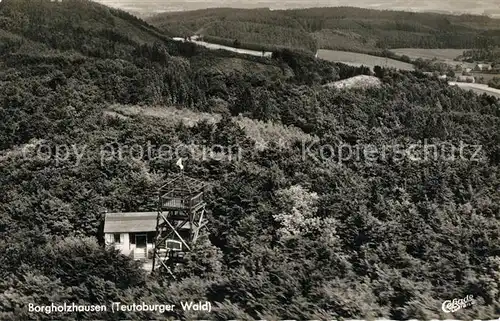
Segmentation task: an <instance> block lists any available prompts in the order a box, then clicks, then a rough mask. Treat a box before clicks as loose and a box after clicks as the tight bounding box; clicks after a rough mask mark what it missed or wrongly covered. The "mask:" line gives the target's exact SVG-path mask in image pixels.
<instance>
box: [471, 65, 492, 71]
mask: <svg viewBox="0 0 500 321" xmlns="http://www.w3.org/2000/svg"><path fill="white" fill-rule="evenodd" d="M491 69H492V67H491V65H490V64H477V65H476V67H474V70H475V71H489V70H491Z"/></svg>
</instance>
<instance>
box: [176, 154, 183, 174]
mask: <svg viewBox="0 0 500 321" xmlns="http://www.w3.org/2000/svg"><path fill="white" fill-rule="evenodd" d="M175 165H177V166H179V168H180V169H181V171H182V170H183V169H184V166H183V165H182V157H181V158H179V160H178V161H177V163H175Z"/></svg>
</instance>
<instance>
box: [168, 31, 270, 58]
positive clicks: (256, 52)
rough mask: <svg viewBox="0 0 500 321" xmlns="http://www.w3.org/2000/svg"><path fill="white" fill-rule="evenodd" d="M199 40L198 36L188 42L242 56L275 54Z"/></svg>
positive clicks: (180, 39)
mask: <svg viewBox="0 0 500 321" xmlns="http://www.w3.org/2000/svg"><path fill="white" fill-rule="evenodd" d="M173 39H174V40H176V41H185V40H184V38H180V37H174V38H173ZM198 39H199V38H198V36H191V40H188V41H189V42H192V43H195V44H197V45H200V46H203V47H206V48H209V49H222V50H228V51H233V52H237V53H240V54H247V55H252V56H258V57H271V56H272V54H273V53H272V52H271V51H264V53H262V51H257V50H250V49H240V48H233V47H229V46H223V45H218V44H215V43H209V42H205V41H200V40H198Z"/></svg>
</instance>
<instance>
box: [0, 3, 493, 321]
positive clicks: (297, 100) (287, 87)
mask: <svg viewBox="0 0 500 321" xmlns="http://www.w3.org/2000/svg"><path fill="white" fill-rule="evenodd" d="M28 7H29V9H28ZM41 12H42V13H43V14H41ZM305 12H307V11H305ZM367 12H368V11H367ZM304 14H305V13H304ZM79 19H81V20H79ZM470 19H471V21H470V23H471V24H474V23H475V22H474V19H473V18H470ZM19 21H22V22H23V23H22V24H20V23H17V22H19ZM84 22H85V23H84ZM294 23H295V22H293V21H292V20H290V25H292V26H293V24H294ZM83 25H85V27H83ZM79 28H87V29H85V30H83V29H79ZM311 28H312V27H311ZM0 37H1V38H2V39H5V41H2V42H1V51H0V54H1V56H0V62H1V63H0V88H1V90H0V190H1V191H2V193H0V234H1V238H0V253H2V255H1V260H0V274H1V278H0V293H1V294H0V307H1V309H0V319H5V320H11V319H40V320H53V319H54V318H57V319H60V320H72V319H75V318H77V319H106V320H120V319H158V318H166V317H171V318H176V319H256V318H259V319H323V318H325V319H332V318H337V317H343V318H367V317H386V318H394V319H410V318H425V319H428V318H448V319H449V318H452V317H453V318H456V319H472V318H474V319H487V318H489V319H492V318H494V317H497V316H498V314H499V311H500V287H499V286H500V242H499V241H498V240H499V238H500V223H499V222H500V221H499V219H500V193H499V186H500V167H499V164H500V163H499V162H500V102H499V101H498V100H497V99H496V98H494V97H491V96H487V95H482V96H478V95H476V94H474V93H472V92H465V91H463V90H461V89H459V88H455V87H449V86H448V85H447V84H446V83H444V82H440V81H438V80H437V79H430V78H428V77H426V76H424V75H423V74H421V73H418V72H400V71H395V70H387V69H383V68H379V69H377V70H378V71H379V72H378V73H377V76H378V77H379V78H380V79H381V81H382V84H381V86H380V87H379V88H367V89H356V88H347V89H336V88H333V87H332V86H325V85H326V84H329V83H331V82H334V81H337V80H339V79H343V78H347V77H352V76H355V75H360V74H369V73H370V72H369V70H367V69H366V68H353V67H348V66H345V65H342V64H334V63H330V62H327V61H323V60H316V59H314V58H312V57H311V56H309V55H305V54H301V53H297V52H294V51H290V50H280V51H276V52H275V53H274V54H273V57H272V58H256V57H249V56H240V55H237V54H233V53H228V52H221V51H207V50H206V49H203V48H200V47H197V46H195V45H193V44H182V43H177V42H174V41H170V40H169V39H168V38H167V37H166V36H163V35H161V34H159V33H158V31H156V30H155V29H154V28H153V27H150V26H149V25H147V24H146V23H144V22H142V21H140V20H138V19H136V18H133V17H131V16H129V15H127V14H125V13H123V12H120V11H116V10H111V9H107V8H105V7H103V6H100V5H97V4H95V3H93V2H90V1H78V0H72V1H64V2H62V3H58V2H50V1H37V2H36V3H32V4H31V5H29V6H28V2H27V1H22V0H4V1H2V2H1V3H0ZM27 49H29V50H27ZM134 110H138V111H140V112H137V113H134V112H132V111H134ZM424 143H425V144H434V145H435V146H445V147H446V146H448V147H449V145H450V144H451V145H453V146H461V144H462V145H463V144H466V145H467V146H468V147H466V148H465V149H464V151H463V153H462V154H461V155H458V154H454V156H455V158H454V159H451V158H450V153H449V152H447V153H446V156H447V158H443V157H438V158H431V159H428V158H427V159H426V158H420V159H418V158H414V157H410V158H409V157H401V154H398V152H397V151H395V150H393V149H392V148H393V147H394V146H402V147H403V148H409V146H411V145H412V144H415V145H416V146H417V148H416V149H415V150H414V151H413V153H414V154H412V155H413V156H415V155H416V156H419V155H420V156H422V155H421V154H419V153H423V152H424V151H422V150H421V149H420V147H419V146H422V145H423V144H424ZM108 144H114V145H113V146H142V147H146V146H148V144H154V145H157V146H158V145H168V146H176V145H178V144H185V145H190V146H196V147H210V146H214V145H216V144H217V145H220V146H226V147H228V146H232V147H235V146H236V147H239V148H240V150H241V157H238V158H229V157H222V158H220V157H219V158H215V157H208V158H203V157H198V156H197V155H194V154H191V155H188V156H191V157H188V159H187V161H186V168H185V171H186V174H187V175H190V176H193V177H197V178H199V179H202V180H205V181H207V182H209V183H210V184H211V186H212V189H211V191H210V192H209V193H208V195H207V199H208V206H207V210H208V211H207V215H208V218H209V224H208V232H209V235H208V237H206V238H203V239H201V240H200V242H199V244H198V245H197V247H196V248H195V249H194V250H193V251H192V252H191V253H189V255H188V258H187V262H186V264H185V265H184V266H182V267H181V268H179V269H178V271H177V276H178V278H177V279H176V280H171V279H168V278H167V277H166V276H158V275H147V274H146V273H145V272H144V271H142V270H141V269H140V268H139V265H138V263H136V262H134V261H132V260H131V258H129V257H125V256H123V255H121V254H119V252H118V251H116V250H113V249H106V248H104V247H103V246H102V244H100V243H101V242H102V236H101V235H100V226H101V224H102V210H103V209H104V208H107V209H109V210H114V211H120V210H123V211H135V210H138V209H140V208H145V207H146V206H147V205H146V204H147V203H148V202H149V200H150V198H151V197H152V192H154V191H155V188H157V187H158V186H159V185H160V184H161V183H162V182H163V179H164V176H165V175H168V174H169V173H172V172H174V171H176V169H175V161H176V159H174V158H155V157H154V155H153V156H151V155H147V154H146V155H142V156H141V157H136V156H134V155H133V154H131V153H129V152H127V151H126V152H125V153H124V154H123V157H106V158H105V159H103V158H102V153H100V151H101V148H102V146H106V145H108ZM62 145H64V146H69V147H70V148H72V149H70V150H71V151H72V153H70V155H69V157H63V158H61V157H59V158H58V157H56V155H60V154H55V153H56V152H61V151H60V150H58V149H56V146H62ZM325 146H326V147H328V148H325ZM477 146H480V147H481V148H480V150H479V151H478V153H477V155H476V151H477ZM340 147H342V148H343V150H344V151H345V150H349V149H350V150H352V151H355V150H356V148H362V149H368V148H376V149H378V150H385V151H386V152H384V156H381V155H379V156H378V157H377V158H376V159H375V160H373V159H371V158H368V157H367V156H366V154H363V153H362V152H361V154H360V155H361V156H360V157H357V156H356V157H354V156H353V157H345V156H346V155H345V154H340V153H339V150H340V149H339V148H340ZM448 147H447V148H448ZM447 151H449V150H447ZM76 152H78V153H76ZM219 152H220V151H219ZM48 153H49V156H52V157H41V156H47V154H48ZM222 153H223V154H226V156H228V155H227V154H229V149H226V150H224V151H222ZM457 153H458V151H457ZM41 154H42V155H41ZM363 155H364V156H363ZM440 155H441V154H440ZM441 156H443V155H441ZM458 156H462V157H458ZM398 157H399V159H398ZM466 295H473V296H474V298H475V299H476V300H477V302H476V304H475V305H473V306H471V307H468V308H466V309H461V310H459V311H457V312H455V313H453V314H445V313H444V312H443V311H442V310H441V304H442V302H443V301H444V300H449V299H453V298H463V297H465V296H466ZM182 300H194V301H196V300H209V301H211V302H212V304H213V307H214V310H213V312H212V313H205V312H202V311H201V312H195V311H190V312H188V311H186V312H184V311H182V310H176V311H174V312H165V314H164V315H163V316H160V315H158V314H155V313H149V312H142V313H134V312H120V313H114V314H113V313H111V312H110V311H108V312H102V313H90V312H81V313H79V314H72V315H58V316H55V315H47V314H42V313H38V314H33V313H28V310H27V306H28V305H29V303H36V304H39V305H47V304H51V303H62V302H78V303H80V304H108V303H109V302H111V301H121V302H128V303H131V302H141V301H144V302H147V303H149V304H155V303H172V304H179V302H180V301H182Z"/></svg>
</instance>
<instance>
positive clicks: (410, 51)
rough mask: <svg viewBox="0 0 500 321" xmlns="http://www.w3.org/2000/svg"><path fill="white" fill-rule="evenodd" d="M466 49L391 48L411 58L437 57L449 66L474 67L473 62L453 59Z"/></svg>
mask: <svg viewBox="0 0 500 321" xmlns="http://www.w3.org/2000/svg"><path fill="white" fill-rule="evenodd" d="M465 50H467V49H421V48H398V49H391V51H392V52H394V53H395V54H398V55H406V56H408V57H410V58H411V59H418V58H422V59H434V58H435V59H437V60H438V61H441V62H444V63H446V64H448V65H451V66H456V65H461V66H462V68H474V66H475V64H473V63H467V62H461V61H455V60H453V59H455V58H456V57H458V56H460V55H461V54H463V52H464V51H465Z"/></svg>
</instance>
